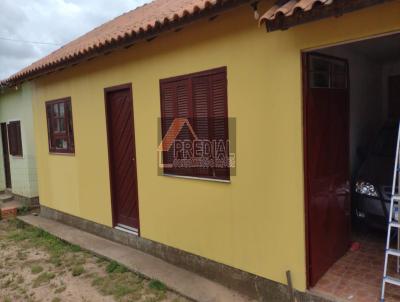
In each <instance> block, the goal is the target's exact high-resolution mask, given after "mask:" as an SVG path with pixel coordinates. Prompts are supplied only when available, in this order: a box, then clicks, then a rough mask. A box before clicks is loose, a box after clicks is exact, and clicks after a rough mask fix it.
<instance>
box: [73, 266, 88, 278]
mask: <svg viewBox="0 0 400 302" xmlns="http://www.w3.org/2000/svg"><path fill="white" fill-rule="evenodd" d="M84 272H85V269H84V268H83V266H82V265H75V266H73V267H72V269H71V273H72V276H74V277H77V276H80V275H82V274H83V273H84Z"/></svg>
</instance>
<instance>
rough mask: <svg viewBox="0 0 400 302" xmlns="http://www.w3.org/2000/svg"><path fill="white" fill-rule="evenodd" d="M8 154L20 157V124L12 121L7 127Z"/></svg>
mask: <svg viewBox="0 0 400 302" xmlns="http://www.w3.org/2000/svg"><path fill="white" fill-rule="evenodd" d="M7 131H8V141H9V148H10V154H11V155H13V156H22V139H21V122H20V121H12V122H10V123H9V124H8V125H7Z"/></svg>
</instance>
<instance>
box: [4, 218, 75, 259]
mask: <svg viewBox="0 0 400 302" xmlns="http://www.w3.org/2000/svg"><path fill="white" fill-rule="evenodd" d="M17 221H19V220H17ZM14 224H15V226H16V229H14V230H13V231H11V233H10V234H9V236H8V239H10V240H12V241H15V242H22V241H26V242H27V243H28V244H29V245H30V246H31V247H44V248H45V249H46V250H47V251H48V252H49V253H50V255H51V256H53V257H57V256H61V255H63V254H65V253H68V252H72V253H76V252H79V251H81V248H80V247H79V246H76V245H72V244H69V243H67V242H65V241H63V240H61V239H59V238H57V237H55V236H53V235H51V234H49V233H47V232H45V231H43V230H41V229H38V228H35V227H31V226H27V225H24V224H20V223H19V222H14Z"/></svg>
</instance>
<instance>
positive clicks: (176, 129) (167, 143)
mask: <svg viewBox="0 0 400 302" xmlns="http://www.w3.org/2000/svg"><path fill="white" fill-rule="evenodd" d="M185 126H186V127H188V129H189V131H190V133H191V134H192V135H193V137H194V139H195V140H198V139H199V138H198V137H197V135H196V133H195V132H194V130H193V127H192V125H191V124H190V122H189V120H188V119H187V118H175V119H174V120H173V121H172V124H171V126H170V127H169V129H168V131H167V133H166V134H165V136H164V137H163V139H162V141H161V143H160V145H159V146H158V148H157V151H158V156H159V158H158V162H159V166H160V168H172V167H173V163H163V160H162V157H163V152H168V151H170V150H171V148H172V146H173V145H174V144H175V142H176V141H177V138H178V135H179V133H181V131H182V129H183V127H185Z"/></svg>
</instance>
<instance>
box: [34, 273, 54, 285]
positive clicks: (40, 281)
mask: <svg viewBox="0 0 400 302" xmlns="http://www.w3.org/2000/svg"><path fill="white" fill-rule="evenodd" d="M55 276H56V275H55V274H54V273H49V272H44V273H41V274H40V275H39V276H37V278H36V279H35V280H33V283H32V287H33V288H36V287H39V286H42V285H44V284H48V283H49V282H50V280H52V279H53V278H54V277H55Z"/></svg>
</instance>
